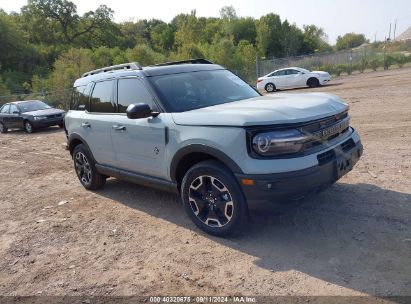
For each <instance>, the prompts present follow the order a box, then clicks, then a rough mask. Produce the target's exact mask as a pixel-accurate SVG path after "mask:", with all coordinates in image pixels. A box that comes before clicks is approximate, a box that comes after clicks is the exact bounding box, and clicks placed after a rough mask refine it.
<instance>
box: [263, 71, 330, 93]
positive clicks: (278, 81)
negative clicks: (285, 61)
mask: <svg viewBox="0 0 411 304" xmlns="http://www.w3.org/2000/svg"><path fill="white" fill-rule="evenodd" d="M330 80H331V75H330V74H329V73H327V72H323V71H313V72H310V71H309V70H306V69H302V68H296V67H293V68H287V69H281V70H276V71H274V72H271V73H270V74H267V75H265V76H263V77H260V78H258V80H257V89H258V90H259V91H260V92H262V91H266V92H274V91H275V90H279V89H286V88H297V87H306V86H308V87H310V88H315V87H318V86H320V85H323V84H326V83H328V82H329V81H330Z"/></svg>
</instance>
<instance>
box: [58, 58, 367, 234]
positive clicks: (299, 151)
mask: <svg viewBox="0 0 411 304" xmlns="http://www.w3.org/2000/svg"><path fill="white" fill-rule="evenodd" d="M72 96H73V100H72V104H73V107H74V110H71V111H69V112H68V113H67V115H66V116H65V130H66V134H67V141H68V144H67V147H68V149H69V151H70V153H71V155H72V157H73V163H74V168H75V172H76V174H77V176H78V179H79V180H80V182H81V184H82V185H83V186H84V187H85V188H86V189H90V190H95V189H99V188H100V187H102V186H103V185H104V183H105V181H106V179H107V177H109V176H110V177H116V178H120V179H126V180H129V181H132V182H135V183H138V184H141V185H145V186H150V187H155V188H158V189H161V190H166V191H171V192H174V193H179V194H180V196H181V200H182V202H183V205H184V208H185V210H186V212H187V213H188V215H189V216H190V217H191V219H192V220H193V222H194V223H195V224H196V225H197V226H198V227H200V228H201V229H203V230H204V231H206V232H207V233H210V234H214V235H219V236H222V235H226V234H228V233H231V232H233V231H235V230H237V229H238V228H241V227H243V224H244V221H245V220H246V214H247V210H248V208H253V206H255V204H257V203H261V202H265V203H267V202H268V203H271V204H274V203H278V202H279V201H280V199H283V198H291V199H301V198H303V197H305V196H307V195H309V194H311V193H314V192H317V191H319V190H322V189H324V188H326V187H327V186H329V185H331V184H333V183H334V182H336V181H337V180H338V179H339V178H340V177H341V176H343V175H345V174H346V173H347V172H349V171H350V170H351V169H352V168H353V166H354V164H355V163H356V162H357V161H358V159H359V158H360V156H361V155H362V151H363V148H362V145H361V142H360V137H359V135H358V133H357V131H355V130H354V129H353V128H352V127H351V126H350V124H349V121H350V117H349V115H348V105H347V104H345V103H344V102H342V100H341V99H340V98H338V97H336V96H334V95H329V94H325V93H306V94H302V93H300V94H285V93H282V94H278V95H275V97H274V96H261V95H260V94H259V93H258V92H256V91H255V90H254V89H253V88H251V87H250V86H249V85H248V84H247V83H245V82H244V81H242V80H241V79H240V78H239V77H237V76H236V75H234V74H232V73H231V72H229V71H227V70H226V69H224V68H223V67H221V66H219V65H216V64H212V63H210V62H209V61H206V60H204V59H201V60H200V59H197V60H189V61H181V62H171V63H166V64H161V65H157V66H149V67H144V68H143V67H141V66H140V65H138V64H136V63H130V64H122V65H117V66H112V67H106V68H102V69H99V70H94V71H91V72H88V73H85V74H84V75H83V76H82V77H81V78H79V79H77V80H76V81H75V83H74V92H73V95H72ZM136 199H138V198H136ZM153 203H154V202H153Z"/></svg>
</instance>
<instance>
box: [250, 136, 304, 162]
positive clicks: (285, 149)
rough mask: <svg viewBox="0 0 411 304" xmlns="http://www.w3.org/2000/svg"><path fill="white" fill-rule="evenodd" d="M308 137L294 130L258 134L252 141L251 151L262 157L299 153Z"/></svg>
mask: <svg viewBox="0 0 411 304" xmlns="http://www.w3.org/2000/svg"><path fill="white" fill-rule="evenodd" d="M307 140H308V137H307V136H305V135H304V134H302V133H301V132H300V131H298V130H296V129H290V130H283V131H271V132H264V133H258V134H256V135H254V137H253V139H252V145H253V149H254V151H255V152H256V153H258V154H259V155H262V156H273V155H281V154H290V153H297V152H299V151H300V150H301V149H302V147H303V145H304V142H306V141H307Z"/></svg>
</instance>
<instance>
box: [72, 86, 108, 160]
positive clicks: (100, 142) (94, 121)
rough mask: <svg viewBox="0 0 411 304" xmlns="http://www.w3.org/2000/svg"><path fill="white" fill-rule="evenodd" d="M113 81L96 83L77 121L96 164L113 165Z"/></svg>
mask: <svg viewBox="0 0 411 304" xmlns="http://www.w3.org/2000/svg"><path fill="white" fill-rule="evenodd" d="M114 83H115V81H114V80H104V81H100V82H96V83H95V84H94V86H93V88H92V92H91V97H90V101H89V104H88V107H87V110H86V111H85V113H84V114H83V115H82V116H81V118H80V119H78V120H77V123H78V124H79V128H78V129H79V130H80V132H81V134H80V135H81V136H82V137H83V138H84V139H85V141H86V142H87V144H88V146H89V148H90V150H91V152H92V153H93V156H94V158H95V160H96V161H97V163H99V164H104V165H111V166H113V165H115V162H114V159H115V155H114V149H113V144H112V142H111V136H110V132H111V126H112V124H113V121H114V118H115V116H116V107H115V104H114Z"/></svg>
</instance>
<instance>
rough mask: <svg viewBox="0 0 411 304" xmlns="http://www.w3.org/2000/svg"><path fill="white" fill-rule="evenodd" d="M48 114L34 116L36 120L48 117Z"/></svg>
mask: <svg viewBox="0 0 411 304" xmlns="http://www.w3.org/2000/svg"><path fill="white" fill-rule="evenodd" d="M46 118H47V116H34V120H42V119H46Z"/></svg>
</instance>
